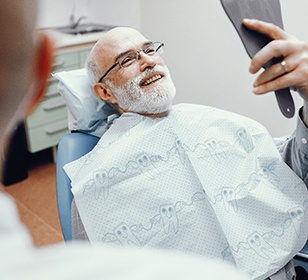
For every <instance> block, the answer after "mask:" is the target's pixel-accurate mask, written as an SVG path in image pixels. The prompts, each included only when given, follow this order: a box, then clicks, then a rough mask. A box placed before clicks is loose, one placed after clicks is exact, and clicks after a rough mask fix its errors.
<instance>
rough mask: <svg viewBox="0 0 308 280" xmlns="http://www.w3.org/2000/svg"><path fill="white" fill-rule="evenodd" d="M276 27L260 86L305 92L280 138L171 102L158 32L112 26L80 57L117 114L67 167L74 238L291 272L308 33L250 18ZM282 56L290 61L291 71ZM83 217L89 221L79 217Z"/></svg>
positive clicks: (263, 27) (253, 24) (302, 231)
mask: <svg viewBox="0 0 308 280" xmlns="http://www.w3.org/2000/svg"><path fill="white" fill-rule="evenodd" d="M245 24H246V26H247V27H249V28H251V29H254V30H256V31H259V32H262V33H265V34H267V35H269V36H271V37H272V38H273V39H275V40H274V41H273V42H272V43H270V44H269V45H267V46H266V47H265V48H264V49H262V50H261V51H260V52H259V53H258V54H257V55H256V56H255V58H254V59H253V60H252V63H251V67H250V71H251V72H252V73H256V72H257V71H258V70H259V69H260V68H261V66H262V65H263V64H264V63H265V62H266V61H267V60H269V59H270V58H271V57H273V56H283V57H284V64H277V65H274V66H272V67H271V68H269V69H267V70H266V71H264V72H263V73H262V74H260V75H259V76H258V78H257V79H256V82H255V84H254V87H255V88H254V92H255V93H256V94H261V93H265V92H268V91H271V90H276V89H278V88H284V87H288V86H293V87H296V88H297V89H298V91H299V93H300V95H301V96H302V97H303V100H304V106H303V108H302V109H301V111H300V113H299V120H298V127H297V129H296V133H294V135H292V136H291V137H290V138H289V139H288V140H287V141H286V142H284V143H283V144H282V145H280V152H281V155H282V157H283V159H284V160H285V162H287V163H288V165H289V166H290V167H291V168H292V169H293V171H294V172H295V173H296V174H297V175H298V176H299V177H297V176H296V175H295V174H294V173H293V172H292V171H291V169H290V168H289V167H288V166H287V165H286V164H285V163H284V162H283V161H282V160H281V157H280V156H279V154H278V153H277V149H276V147H275V145H274V144H273V141H272V140H271V138H270V136H269V135H268V133H267V132H266V130H265V129H264V128H262V127H261V126H260V125H259V124H257V123H256V122H253V121H252V120H248V119H246V118H244V117H241V116H237V115H235V114H231V113H228V112H224V111H221V110H218V109H215V108H210V107H204V106H197V105H189V104H184V105H176V106H173V107H172V106H171V104H172V100H173V98H174V96H175V87H174V85H173V83H172V80H171V77H170V73H169V71H168V68H167V66H166V65H165V63H164V60H163V59H162V58H161V56H160V55H159V54H160V52H161V51H162V48H163V44H162V43H159V42H152V41H150V40H148V39H147V38H145V37H144V36H143V35H142V34H140V33H139V32H138V31H136V30H134V29H131V28H122V27H120V28H115V29H113V30H111V31H109V32H108V33H106V34H105V35H104V36H103V37H102V38H101V39H100V40H99V41H98V43H97V44H96V45H95V46H94V47H93V49H92V51H91V53H90V56H89V59H88V61H87V69H88V75H89V79H90V82H91V84H92V85H93V90H94V92H95V94H96V95H97V96H98V97H99V98H100V99H102V100H104V101H106V102H108V103H110V104H112V105H113V106H114V107H115V108H116V109H117V110H118V111H119V113H120V115H121V116H120V117H119V118H118V119H116V120H114V121H113V123H112V124H110V125H111V126H110V128H109V130H108V131H107V132H106V133H105V135H103V136H102V138H101V140H100V141H99V143H98V145H97V146H96V147H95V148H94V150H93V151H92V152H90V153H89V154H88V155H86V156H85V157H83V158H81V159H79V160H77V161H76V162H73V163H71V164H68V165H67V166H66V167H65V169H66V171H67V173H68V175H69V176H70V178H71V179H72V191H73V193H74V196H75V202H76V205H77V208H78V211H79V214H80V217H81V220H82V222H81V221H80V219H79V216H78V213H77V212H76V208H75V204H73V207H72V212H73V220H74V225H75V226H76V227H74V228H73V232H74V235H75V238H76V239H87V238H89V239H90V241H91V242H92V243H93V244H95V243H97V242H99V243H102V244H109V245H110V244H111V245H115V246H120V247H125V248H129V247H158V248H168V249H173V250H176V251H185V252H191V253H196V254H200V255H204V256H206V255H210V256H213V257H215V258H222V259H223V260H224V261H228V262H231V263H234V264H235V265H236V266H237V267H238V268H239V269H240V270H243V271H245V272H246V273H248V274H250V276H251V277H252V278H254V279H265V278H266V277H271V278H272V279H293V278H292V277H294V275H295V274H294V271H293V266H292V263H291V262H289V261H290V259H292V257H293V256H294V254H295V253H296V251H298V250H299V249H301V247H302V246H303V245H304V243H305V241H306V238H307V234H308V232H307V230H308V227H307V226H308V225H307V214H306V203H307V199H308V196H307V190H306V185H305V184H304V183H303V182H302V181H301V180H300V179H299V178H301V179H302V180H304V181H305V183H306V184H307V181H306V180H307V178H306V173H307V172H306V170H307V167H308V161H307V153H308V149H307V147H306V144H305V141H302V139H306V138H307V136H308V134H307V133H308V130H307V128H306V126H305V124H306V125H307V124H308V115H307V110H308V107H307V105H308V104H307V98H308V86H307V79H305V78H303V75H305V73H306V72H307V70H305V69H307V67H306V66H305V65H307V57H308V45H307V43H304V42H300V41H298V40H296V39H295V38H293V37H291V36H290V35H288V34H286V33H285V32H284V31H282V30H281V29H279V28H278V27H276V26H273V25H270V24H266V23H263V22H260V21H254V20H252V21H251V20H246V21H245ZM285 64H287V66H288V68H287V70H288V72H286V67H283V66H284V65H285ZM83 225H84V227H85V229H86V230H85V231H84V228H83Z"/></svg>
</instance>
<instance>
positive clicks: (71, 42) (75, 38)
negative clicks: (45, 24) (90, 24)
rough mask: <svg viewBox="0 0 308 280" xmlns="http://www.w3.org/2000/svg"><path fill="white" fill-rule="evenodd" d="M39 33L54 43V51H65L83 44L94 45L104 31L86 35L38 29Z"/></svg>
mask: <svg viewBox="0 0 308 280" xmlns="http://www.w3.org/2000/svg"><path fill="white" fill-rule="evenodd" d="M39 31H43V32H46V33H47V34H48V35H49V36H50V37H51V38H52V39H53V40H54V43H55V48H56V49H65V48H67V47H74V46H78V45H84V44H91V43H92V44H93V43H95V42H96V41H97V40H98V39H99V38H100V37H101V36H102V34H104V33H105V32H106V31H102V32H93V33H88V34H78V35H72V34H65V33H61V32H58V31H56V30H55V29H39Z"/></svg>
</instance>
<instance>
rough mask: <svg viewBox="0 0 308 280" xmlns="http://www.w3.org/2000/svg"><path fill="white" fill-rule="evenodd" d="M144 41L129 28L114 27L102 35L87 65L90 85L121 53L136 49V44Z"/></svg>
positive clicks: (137, 33) (135, 31)
mask: <svg viewBox="0 0 308 280" xmlns="http://www.w3.org/2000/svg"><path fill="white" fill-rule="evenodd" d="M145 41H148V40H147V39H146V38H145V37H144V36H143V35H142V34H141V33H140V32H139V31H137V30H135V29H133V28H130V27H116V28H113V29H111V30H109V31H108V32H106V33H105V34H103V35H102V37H101V38H100V39H99V40H98V41H97V43H96V44H95V45H94V47H93V48H92V50H91V53H90V56H89V61H88V63H87V68H88V72H89V77H90V82H91V83H92V85H93V84H94V83H95V82H97V81H98V79H99V77H100V76H101V75H102V74H103V73H104V72H105V71H106V70H107V69H108V68H109V67H110V66H111V65H113V64H114V63H115V58H116V57H117V56H118V55H119V54H120V53H121V52H124V51H127V50H128V49H130V48H131V49H134V48H138V47H139V46H138V44H140V43H141V42H142V43H143V42H145ZM89 64H90V65H89ZM89 68H90V69H89ZM89 70H90V71H89Z"/></svg>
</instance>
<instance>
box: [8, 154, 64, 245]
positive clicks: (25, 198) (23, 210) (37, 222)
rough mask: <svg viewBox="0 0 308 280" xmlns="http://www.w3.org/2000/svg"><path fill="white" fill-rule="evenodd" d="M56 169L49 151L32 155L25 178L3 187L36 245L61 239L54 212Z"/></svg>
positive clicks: (55, 209)
mask: <svg viewBox="0 0 308 280" xmlns="http://www.w3.org/2000/svg"><path fill="white" fill-rule="evenodd" d="M55 170H56V167H55V164H54V163H53V162H52V157H51V154H50V151H44V152H41V153H37V154H35V155H31V156H30V157H29V169H28V178H27V179H25V180H23V181H21V182H18V183H16V184H14V185H11V186H8V187H5V190H6V191H7V192H8V193H9V194H10V195H12V196H13V197H14V198H15V201H16V203H17V206H18V209H19V213H20V218H21V220H22V222H23V223H24V224H25V225H26V226H27V228H28V229H29V232H30V234H31V235H32V238H33V241H34V244H35V245H36V246H43V245H47V244H54V243H57V242H62V241H63V237H62V232H61V228H60V224H59V219H58V212H57V202H56V190H55V184H56V183H55Z"/></svg>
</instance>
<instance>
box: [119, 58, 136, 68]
mask: <svg viewBox="0 0 308 280" xmlns="http://www.w3.org/2000/svg"><path fill="white" fill-rule="evenodd" d="M135 59H136V58H135V56H127V57H125V58H123V59H122V61H121V65H122V66H128V65H130V64H132V63H133V62H134V61H135Z"/></svg>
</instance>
